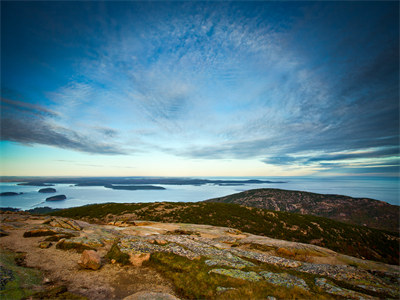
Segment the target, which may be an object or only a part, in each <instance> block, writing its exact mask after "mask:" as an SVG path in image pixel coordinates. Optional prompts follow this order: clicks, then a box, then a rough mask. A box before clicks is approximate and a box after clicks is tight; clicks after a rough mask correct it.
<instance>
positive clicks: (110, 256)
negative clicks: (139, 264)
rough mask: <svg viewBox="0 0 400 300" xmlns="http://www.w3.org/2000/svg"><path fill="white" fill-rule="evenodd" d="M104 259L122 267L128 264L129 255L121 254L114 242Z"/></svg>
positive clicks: (116, 242)
mask: <svg viewBox="0 0 400 300" xmlns="http://www.w3.org/2000/svg"><path fill="white" fill-rule="evenodd" d="M105 257H106V259H107V260H108V261H109V262H111V261H112V260H115V262H117V263H120V264H122V265H129V264H130V261H129V255H128V254H126V253H122V252H121V250H120V249H119V248H118V241H115V242H114V244H113V245H112V246H111V249H110V250H109V251H108V253H107V254H106V256H105Z"/></svg>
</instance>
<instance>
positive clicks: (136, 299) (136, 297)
mask: <svg viewBox="0 0 400 300" xmlns="http://www.w3.org/2000/svg"><path fill="white" fill-rule="evenodd" d="M155 299H156V300H179V298H176V297H175V296H174V295H171V294H167V293H155V292H147V291H142V292H138V293H135V294H133V295H130V296H128V297H125V298H124V299H123V300H155Z"/></svg>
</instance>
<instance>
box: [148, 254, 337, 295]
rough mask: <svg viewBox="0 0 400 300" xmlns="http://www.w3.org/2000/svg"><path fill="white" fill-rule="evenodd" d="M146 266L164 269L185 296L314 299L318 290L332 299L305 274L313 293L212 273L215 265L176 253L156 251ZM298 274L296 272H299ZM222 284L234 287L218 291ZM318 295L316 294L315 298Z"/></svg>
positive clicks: (269, 268)
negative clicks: (211, 265)
mask: <svg viewBox="0 0 400 300" xmlns="http://www.w3.org/2000/svg"><path fill="white" fill-rule="evenodd" d="M146 265H148V266H151V267H153V268H155V269H157V270H158V271H160V272H161V273H162V274H163V275H164V276H165V277H166V278H168V279H169V280H171V281H172V283H173V284H174V286H175V288H176V292H177V293H178V294H179V295H180V296H181V297H182V298H185V299H217V298H218V299H265V298H266V297H267V296H273V297H276V298H280V299H299V298H300V299H312V298H315V296H316V295H315V294H314V292H316V293H318V299H329V298H331V297H330V296H329V295H328V294H325V293H324V292H322V291H320V290H319V289H317V288H316V287H314V281H313V276H312V275H309V274H301V273H299V274H301V276H302V277H306V279H307V283H308V284H309V287H310V288H311V292H308V291H305V290H303V289H300V288H292V289H288V288H285V287H280V286H276V285H272V284H269V283H268V282H266V281H263V280H261V281H258V282H248V281H245V280H242V279H236V278H231V277H228V276H223V275H219V274H214V273H209V271H210V270H211V269H213V267H209V266H207V265H206V264H205V263H204V258H203V259H200V260H189V259H187V258H184V257H181V256H177V255H175V254H172V253H154V254H152V256H151V258H150V260H149V261H148V262H147V263H146ZM272 269H273V271H275V272H276V271H281V270H280V269H278V268H276V267H273V266H270V265H262V267H261V266H258V267H253V268H248V269H247V271H261V270H271V271H272ZM299 274H297V273H296V275H299ZM218 287H225V288H233V289H232V290H227V291H225V292H223V293H220V292H218V290H217V288H218ZM313 296H314V297H313Z"/></svg>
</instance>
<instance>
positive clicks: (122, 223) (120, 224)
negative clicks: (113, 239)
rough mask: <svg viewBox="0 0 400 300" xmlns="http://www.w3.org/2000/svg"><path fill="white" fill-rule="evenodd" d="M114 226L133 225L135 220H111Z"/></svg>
mask: <svg viewBox="0 0 400 300" xmlns="http://www.w3.org/2000/svg"><path fill="white" fill-rule="evenodd" d="M111 223H113V224H111V225H114V226H118V227H129V226H135V225H136V224H135V222H133V221H115V222H111Z"/></svg>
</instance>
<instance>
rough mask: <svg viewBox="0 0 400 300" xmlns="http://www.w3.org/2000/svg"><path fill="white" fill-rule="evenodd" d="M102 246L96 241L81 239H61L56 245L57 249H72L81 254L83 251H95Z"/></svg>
mask: <svg viewBox="0 0 400 300" xmlns="http://www.w3.org/2000/svg"><path fill="white" fill-rule="evenodd" d="M102 246H104V244H103V243H102V242H101V241H100V240H98V239H88V238H86V237H83V238H72V239H61V240H59V241H58V243H57V244H56V248H57V249H62V250H71V249H74V250H76V251H78V252H83V251H84V250H95V248H99V247H102Z"/></svg>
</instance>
